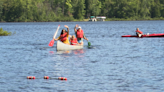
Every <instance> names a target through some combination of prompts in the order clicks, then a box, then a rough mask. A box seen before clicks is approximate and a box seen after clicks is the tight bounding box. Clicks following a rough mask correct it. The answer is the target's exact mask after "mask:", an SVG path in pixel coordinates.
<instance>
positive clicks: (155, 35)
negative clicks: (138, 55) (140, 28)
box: [122, 33, 164, 38]
mask: <svg viewBox="0 0 164 92" xmlns="http://www.w3.org/2000/svg"><path fill="white" fill-rule="evenodd" d="M122 37H139V36H137V35H123V36H122ZM142 37H164V33H157V34H146V35H142V36H141V38H142Z"/></svg>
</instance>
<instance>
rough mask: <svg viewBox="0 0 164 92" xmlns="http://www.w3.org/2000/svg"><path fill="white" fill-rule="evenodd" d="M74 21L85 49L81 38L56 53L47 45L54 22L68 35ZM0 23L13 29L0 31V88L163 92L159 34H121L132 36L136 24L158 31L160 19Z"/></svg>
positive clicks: (5, 91) (7, 91)
mask: <svg viewBox="0 0 164 92" xmlns="http://www.w3.org/2000/svg"><path fill="white" fill-rule="evenodd" d="M76 24H79V25H80V26H81V27H82V29H83V30H84V33H85V36H86V37H87V38H88V39H89V42H90V43H91V46H92V47H91V48H88V47H87V41H86V40H85V41H84V49H82V50H73V51H60V52H58V51H56V42H55V43H54V46H53V47H49V46H48V44H49V42H50V41H51V40H52V37H53V35H54V33H55V31H56V29H57V26H58V25H61V27H60V29H59V32H58V34H57V36H59V35H60V32H61V30H62V29H63V28H64V25H68V26H69V28H70V35H74V30H73V29H74V27H75V25H76ZM0 27H2V28H3V29H4V30H7V31H10V32H12V33H14V32H16V34H14V35H11V36H0V75H1V76H0V84H1V86H0V90H1V92H164V85H163V84H164V72H163V71H164V37H161V38H158V37H155V38H122V37H121V36H122V35H135V34H136V33H135V30H136V28H140V30H141V31H143V33H145V34H146V33H149V34H151V33H164V21H106V22H27V23H24V22H18V23H14V22H13V23H12V22H11V23H0ZM65 29H66V28H65ZM27 76H35V77H36V79H34V80H30V79H27ZM44 76H49V77H50V78H51V79H48V80H46V79H44V78H43V77H44ZM58 77H66V78H67V81H62V80H58V79H56V78H58Z"/></svg>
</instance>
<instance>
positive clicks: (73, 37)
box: [70, 35, 78, 45]
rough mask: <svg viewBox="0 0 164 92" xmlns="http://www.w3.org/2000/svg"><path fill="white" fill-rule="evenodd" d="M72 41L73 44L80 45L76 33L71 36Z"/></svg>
mask: <svg viewBox="0 0 164 92" xmlns="http://www.w3.org/2000/svg"><path fill="white" fill-rule="evenodd" d="M70 42H71V45H78V42H77V38H76V37H75V35H73V36H72V37H71V38H70Z"/></svg>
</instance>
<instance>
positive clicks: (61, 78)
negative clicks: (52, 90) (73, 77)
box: [58, 77, 67, 80]
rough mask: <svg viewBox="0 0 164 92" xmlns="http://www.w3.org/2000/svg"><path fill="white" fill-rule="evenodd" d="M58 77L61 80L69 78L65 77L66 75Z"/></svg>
mask: <svg viewBox="0 0 164 92" xmlns="http://www.w3.org/2000/svg"><path fill="white" fill-rule="evenodd" d="M58 79H59V80H67V78H65V77H59V78H58Z"/></svg>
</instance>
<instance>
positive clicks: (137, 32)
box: [136, 28, 144, 37]
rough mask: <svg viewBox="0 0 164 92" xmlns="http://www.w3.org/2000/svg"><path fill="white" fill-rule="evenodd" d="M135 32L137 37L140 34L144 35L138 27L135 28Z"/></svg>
mask: <svg viewBox="0 0 164 92" xmlns="http://www.w3.org/2000/svg"><path fill="white" fill-rule="evenodd" d="M136 34H137V36H138V37H141V36H142V35H144V34H143V32H142V31H140V30H139V28H137V29H136Z"/></svg>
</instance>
